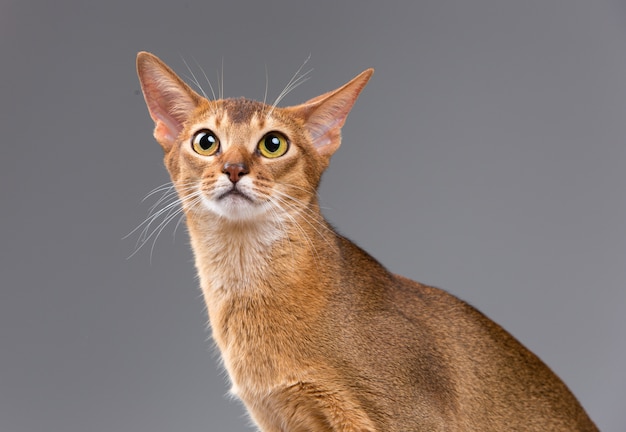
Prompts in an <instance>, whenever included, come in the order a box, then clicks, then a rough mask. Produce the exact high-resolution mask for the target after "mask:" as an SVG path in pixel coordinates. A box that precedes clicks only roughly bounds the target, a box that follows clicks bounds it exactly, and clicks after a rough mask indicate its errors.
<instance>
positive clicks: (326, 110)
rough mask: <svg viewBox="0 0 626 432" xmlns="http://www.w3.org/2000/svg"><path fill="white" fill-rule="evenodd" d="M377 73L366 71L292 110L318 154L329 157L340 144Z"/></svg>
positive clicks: (371, 70) (370, 70) (372, 70)
mask: <svg viewBox="0 0 626 432" xmlns="http://www.w3.org/2000/svg"><path fill="white" fill-rule="evenodd" d="M373 73H374V69H367V70H365V71H364V72H362V73H361V74H359V75H357V76H356V77H355V78H353V79H352V80H351V81H350V82H348V83H347V84H345V85H343V86H342V87H340V88H338V89H336V90H333V91H331V92H328V93H325V94H323V95H320V96H317V97H315V98H313V99H311V100H309V101H308V102H306V103H304V104H302V105H299V106H296V107H293V108H291V109H293V110H295V111H297V112H298V113H299V114H300V115H301V116H302V117H303V118H304V120H305V128H306V130H307V131H308V133H309V136H310V138H311V141H312V143H313V145H314V146H315V148H316V149H317V151H318V152H319V153H320V154H321V155H323V156H326V157H330V156H331V155H332V154H333V153H334V152H335V151H336V150H337V149H338V148H339V145H340V144H341V128H342V127H343V125H344V123H345V121H346V118H347V117H348V114H349V113H350V110H351V109H352V107H353V106H354V103H355V102H356V100H357V98H358V97H359V94H360V93H361V91H362V90H363V88H365V85H366V84H367V82H368V81H369V79H370V77H371V76H372V74H373Z"/></svg>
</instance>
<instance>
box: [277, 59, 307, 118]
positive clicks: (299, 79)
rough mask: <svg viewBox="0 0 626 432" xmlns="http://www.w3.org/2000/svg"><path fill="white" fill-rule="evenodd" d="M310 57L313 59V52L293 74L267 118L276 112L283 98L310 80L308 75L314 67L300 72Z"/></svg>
mask: <svg viewBox="0 0 626 432" xmlns="http://www.w3.org/2000/svg"><path fill="white" fill-rule="evenodd" d="M310 59H311V54H309V56H308V57H307V58H306V59H305V60H304V62H303V63H302V65H301V66H300V67H299V68H298V70H297V71H296V73H295V74H293V76H292V77H291V79H290V80H289V82H288V83H287V85H286V86H285V88H284V89H283V91H281V92H280V93H279V95H278V97H277V98H276V99H275V100H274V103H273V104H272V107H271V108H270V110H269V112H268V113H267V114H266V118H267V117H269V116H270V115H272V112H274V109H275V108H276V106H277V105H278V104H279V103H280V101H281V100H283V98H284V97H285V96H287V94H289V93H290V92H291V91H292V90H293V89H295V88H296V87H298V86H299V85H300V84H302V83H304V82H305V81H308V80H309V78H310V77H309V76H308V75H309V74H310V73H311V72H312V71H313V69H309V70H308V71H306V72H305V73H303V74H300V72H301V71H302V68H303V67H304V66H305V65H306V64H307V63H308V62H309V60H310Z"/></svg>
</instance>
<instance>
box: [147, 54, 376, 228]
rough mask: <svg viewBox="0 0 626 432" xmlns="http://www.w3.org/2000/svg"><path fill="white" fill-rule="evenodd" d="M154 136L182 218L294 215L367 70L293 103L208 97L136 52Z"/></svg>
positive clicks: (312, 189)
mask: <svg viewBox="0 0 626 432" xmlns="http://www.w3.org/2000/svg"><path fill="white" fill-rule="evenodd" d="M137 70H138V75H139V79H140V82H141V86H142V90H143V93H144V97H145V99H146V103H147V105H148V110H149V111H150V115H151V117H152V119H153V120H154V121H155V131H154V136H155V138H156V140H157V141H158V142H159V143H160V144H161V146H162V147H163V149H164V151H165V164H166V166H167V168H168V171H169V173H170V176H171V178H172V181H173V182H174V184H175V186H176V188H177V191H178V194H179V196H180V199H181V202H182V204H183V207H184V208H185V210H186V212H187V214H188V217H190V216H193V215H205V216H206V215H213V216H217V217H219V218H223V219H226V220H230V221H250V220H263V219H264V218H274V219H275V218H276V217H278V216H280V215H282V214H284V213H287V214H293V213H297V212H300V211H301V210H303V209H305V208H307V207H308V205H309V204H310V202H311V201H312V200H315V196H316V189H317V187H318V184H319V181H320V177H321V175H322V172H323V171H324V169H325V168H326V166H327V165H328V162H329V159H330V156H331V155H332V154H333V153H334V151H335V150H336V149H337V148H338V147H339V144H340V142H341V126H342V125H343V123H344V122H345V119H346V117H347V115H348V113H349V111H350V109H351V108H352V105H353V104H354V102H355V101H356V98H357V96H358V94H359V93H360V91H361V90H362V89H363V87H364V86H365V84H366V83H367V81H368V79H369V77H370V76H371V74H372V72H373V71H372V70H368V71H365V72H363V73H362V74H361V75H359V76H357V77H356V78H354V79H353V80H352V81H350V82H349V83H348V84H346V85H344V86H343V87H341V88H339V89H337V90H335V91H333V92H329V93H326V94H324V95H322V96H319V97H317V98H314V99H311V100H310V101H308V102H306V103H305V104H302V105H298V106H295V107H288V108H279V107H275V106H270V105H266V104H264V103H261V102H255V101H251V100H247V99H225V100H217V101H210V100H207V99H206V98H203V97H201V96H199V95H198V94H197V93H195V92H194V91H193V90H191V89H190V88H189V87H188V86H187V85H186V84H185V83H184V82H183V81H182V80H181V79H180V78H179V77H178V76H176V74H174V72H173V71H171V70H170V69H169V68H168V67H167V66H166V65H165V64H163V63H162V62H161V61H160V60H159V59H158V58H156V57H155V56H153V55H151V54H148V53H140V54H139V55H138V57H137Z"/></svg>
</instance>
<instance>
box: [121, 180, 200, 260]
mask: <svg viewBox="0 0 626 432" xmlns="http://www.w3.org/2000/svg"><path fill="white" fill-rule="evenodd" d="M179 189H180V191H181V192H189V191H192V192H191V193H190V194H189V195H187V196H185V197H183V198H182V199H181V198H179V196H178V192H177V191H176V190H175V186H174V184H173V183H171V182H170V183H166V184H163V185H161V186H158V187H156V188H155V189H153V190H152V191H151V192H150V193H149V194H148V195H147V196H146V197H145V198H144V199H143V200H142V201H145V200H146V199H147V198H148V197H149V196H152V195H154V194H156V193H158V192H161V191H164V192H163V195H162V196H161V197H160V198H159V199H158V200H157V202H156V203H155V204H153V205H152V206H151V207H150V209H149V211H148V217H146V219H145V220H144V221H143V222H142V223H140V224H139V225H138V226H137V227H136V228H135V229H133V230H132V231H131V232H129V233H128V234H127V235H125V236H124V237H123V238H128V237H130V236H131V235H132V234H134V233H135V232H137V231H138V230H141V232H140V233H139V236H138V238H137V241H136V243H135V250H134V251H133V253H132V254H131V255H130V256H129V257H128V258H129V259H130V258H131V257H133V256H134V255H135V254H136V253H137V252H139V250H140V249H142V248H143V246H144V245H145V244H146V243H148V241H150V239H153V243H152V247H151V249H150V261H152V254H153V250H154V246H155V244H156V240H157V238H158V237H159V235H160V234H161V232H162V231H163V229H164V228H165V227H166V226H167V225H168V224H169V223H170V222H171V221H172V220H174V219H175V218H176V217H178V216H179V215H181V213H182V215H181V218H179V221H178V222H177V224H176V227H175V230H174V234H175V233H176V228H177V227H178V225H179V224H180V222H181V221H182V218H183V216H184V209H185V207H187V208H188V209H189V208H193V207H194V206H196V205H197V204H198V203H199V202H200V201H201V194H202V192H201V191H199V190H198V189H197V186H196V185H195V184H194V183H189V184H183V185H180V186H179ZM159 206H162V207H161V208H160V209H158V210H156V209H157V207H159ZM161 218H162V220H161V221H160V222H158V223H157V224H156V226H154V227H153V225H154V224H155V223H156V222H157V221H158V220H159V219H161Z"/></svg>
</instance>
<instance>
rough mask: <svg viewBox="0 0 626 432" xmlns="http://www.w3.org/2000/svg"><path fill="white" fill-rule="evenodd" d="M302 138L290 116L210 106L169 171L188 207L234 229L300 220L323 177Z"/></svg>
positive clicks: (255, 105) (182, 140)
mask: <svg viewBox="0 0 626 432" xmlns="http://www.w3.org/2000/svg"><path fill="white" fill-rule="evenodd" d="M270 111H271V113H270ZM302 130H303V128H302V122H301V121H298V119H297V118H296V117H295V116H293V115H289V114H288V112H285V110H284V109H279V108H276V109H273V110H272V107H270V106H268V105H265V104H262V103H259V102H254V101H250V100H246V99H235V100H222V101H215V102H209V101H206V100H203V101H201V103H200V104H199V107H198V109H197V110H196V113H195V114H194V116H193V117H192V118H190V119H189V120H188V122H187V124H186V125H185V126H184V128H183V130H182V131H181V133H180V134H179V136H178V138H177V143H176V145H174V146H172V147H171V148H170V149H169V152H168V153H167V154H166V157H165V159H166V165H167V167H168V170H169V172H170V175H171V177H172V179H174V180H175V183H176V185H177V188H178V192H179V195H180V196H181V198H183V197H184V198H183V199H182V201H183V203H186V204H187V206H188V207H189V208H192V207H193V208H195V211H208V212H210V213H213V214H214V215H217V216H220V217H223V218H226V219H229V220H233V221H246V220H253V219H255V220H262V219H263V218H266V217H275V216H276V215H277V214H279V213H282V212H285V211H287V212H296V211H299V210H300V209H301V207H306V206H307V205H308V203H309V202H310V201H311V200H312V199H314V197H315V190H316V188H317V184H318V183H319V179H320V176H321V173H322V170H323V159H322V158H321V157H320V155H319V154H318V152H317V151H316V150H315V148H314V147H313V145H312V143H311V141H310V139H309V137H308V136H307V135H306V134H304V133H302Z"/></svg>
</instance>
